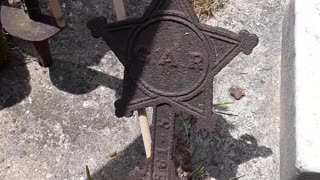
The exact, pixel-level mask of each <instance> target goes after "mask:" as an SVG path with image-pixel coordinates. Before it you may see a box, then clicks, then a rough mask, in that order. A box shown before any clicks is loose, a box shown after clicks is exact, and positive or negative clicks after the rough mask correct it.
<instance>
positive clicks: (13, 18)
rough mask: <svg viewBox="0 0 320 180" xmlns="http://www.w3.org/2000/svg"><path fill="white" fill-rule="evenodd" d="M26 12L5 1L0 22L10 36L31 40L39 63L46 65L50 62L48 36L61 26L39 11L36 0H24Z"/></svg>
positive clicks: (54, 33) (57, 30) (52, 34)
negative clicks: (38, 57)
mask: <svg viewBox="0 0 320 180" xmlns="http://www.w3.org/2000/svg"><path fill="white" fill-rule="evenodd" d="M24 2H25V5H26V7H27V12H25V11H24V10H23V9H22V8H18V7H13V6H10V5H9V3H8V1H5V2H4V3H3V4H2V6H1V23H2V25H3V28H4V29H5V30H6V31H7V32H8V33H9V34H10V35H12V36H14V37H17V38H20V39H23V40H26V41H30V42H33V45H34V47H35V49H36V51H37V52H38V54H39V56H40V61H39V64H40V65H41V66H43V67H48V66H50V64H51V63H52V57H51V53H50V47H49V41H48V40H49V38H51V37H52V36H54V35H56V34H57V33H58V32H59V31H60V30H61V28H59V27H58V26H57V24H56V22H55V19H54V18H52V17H49V16H47V15H44V14H42V13H41V9H40V7H39V2H38V0H25V1H24Z"/></svg>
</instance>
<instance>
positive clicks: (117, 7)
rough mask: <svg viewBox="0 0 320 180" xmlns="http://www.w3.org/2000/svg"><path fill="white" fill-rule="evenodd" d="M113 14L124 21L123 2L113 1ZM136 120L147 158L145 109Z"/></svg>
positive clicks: (148, 152) (149, 144)
mask: <svg viewBox="0 0 320 180" xmlns="http://www.w3.org/2000/svg"><path fill="white" fill-rule="evenodd" d="M113 7H114V12H115V14H116V17H117V20H118V21H121V20H124V19H126V12H125V9H124V4H123V0H113ZM138 119H139V123H140V128H141V134H142V139H143V144H144V149H145V151H146V156H147V158H150V157H151V133H150V128H149V123H148V117H147V113H146V110H145V109H140V110H138Z"/></svg>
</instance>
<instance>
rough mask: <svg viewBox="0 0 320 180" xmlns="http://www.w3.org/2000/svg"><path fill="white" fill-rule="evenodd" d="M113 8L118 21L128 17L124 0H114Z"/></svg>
mask: <svg viewBox="0 0 320 180" xmlns="http://www.w3.org/2000/svg"><path fill="white" fill-rule="evenodd" d="M113 9H114V12H115V13H116V17H117V20H118V21H122V20H124V19H126V17H127V15H126V10H125V9H124V4H123V0H113Z"/></svg>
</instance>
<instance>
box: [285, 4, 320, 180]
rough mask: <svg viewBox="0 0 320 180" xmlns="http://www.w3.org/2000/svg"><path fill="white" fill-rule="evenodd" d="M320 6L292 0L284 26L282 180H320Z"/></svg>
mask: <svg viewBox="0 0 320 180" xmlns="http://www.w3.org/2000/svg"><path fill="white" fill-rule="evenodd" d="M319 21H320V2H319V1H316V0H311V1H302V0H292V1H291V2H290V6H289V7H288V10H287V14H286V19H285V21H284V24H283V29H284V30H283V58H282V88H281V90H282V91H281V95H282V97H281V100H282V103H281V106H282V119H281V121H282V123H281V124H282V126H281V131H282V132H281V144H282V147H281V156H282V157H281V179H283V180H287V179H295V178H297V177H298V178H302V179H320V163H319V162H320V141H319V137H320V126H319V124H320V111H319V108H318V106H317V102H318V101H319V100H320V95H319V90H320V85H319V81H320V73H319V72H318V71H319V69H320V61H319V57H320V53H319V49H320V38H319V37H320V26H319V23H318V22H319Z"/></svg>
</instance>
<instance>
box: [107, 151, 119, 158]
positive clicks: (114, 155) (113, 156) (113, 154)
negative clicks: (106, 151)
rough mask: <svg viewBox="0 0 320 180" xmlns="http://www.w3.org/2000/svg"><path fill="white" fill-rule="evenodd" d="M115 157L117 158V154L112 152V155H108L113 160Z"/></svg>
mask: <svg viewBox="0 0 320 180" xmlns="http://www.w3.org/2000/svg"><path fill="white" fill-rule="evenodd" d="M117 156H118V153H117V152H113V153H111V154H110V156H109V157H111V158H115V157H117Z"/></svg>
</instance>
